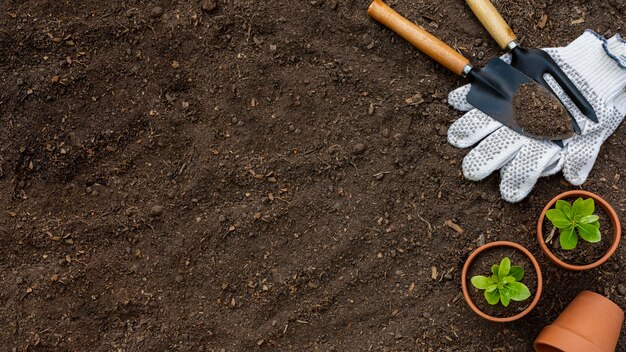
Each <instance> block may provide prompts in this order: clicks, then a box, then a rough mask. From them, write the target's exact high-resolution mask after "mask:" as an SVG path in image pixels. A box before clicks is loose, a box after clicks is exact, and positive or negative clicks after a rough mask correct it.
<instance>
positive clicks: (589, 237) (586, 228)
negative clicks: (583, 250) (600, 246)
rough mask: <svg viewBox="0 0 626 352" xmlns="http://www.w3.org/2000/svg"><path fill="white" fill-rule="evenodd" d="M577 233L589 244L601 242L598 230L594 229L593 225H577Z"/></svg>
mask: <svg viewBox="0 0 626 352" xmlns="http://www.w3.org/2000/svg"><path fill="white" fill-rule="evenodd" d="M576 227H577V228H578V233H579V234H580V237H582V238H583V240H585V241H587V242H589V243H598V242H600V240H602V235H601V234H600V229H599V228H597V227H595V226H594V225H593V224H582V225H577V226H576Z"/></svg>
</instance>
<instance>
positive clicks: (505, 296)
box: [500, 287, 511, 307]
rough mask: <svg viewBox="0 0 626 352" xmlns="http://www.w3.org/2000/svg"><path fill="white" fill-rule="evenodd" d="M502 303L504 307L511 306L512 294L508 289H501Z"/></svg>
mask: <svg viewBox="0 0 626 352" xmlns="http://www.w3.org/2000/svg"><path fill="white" fill-rule="evenodd" d="M500 301H501V302H502V305H503V306H505V307H508V306H509V302H511V293H510V292H509V290H508V289H507V288H506V287H503V288H501V289H500Z"/></svg>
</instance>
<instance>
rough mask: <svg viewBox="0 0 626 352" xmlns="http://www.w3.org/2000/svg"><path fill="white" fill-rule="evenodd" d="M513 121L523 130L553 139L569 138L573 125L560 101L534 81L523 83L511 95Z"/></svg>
mask: <svg viewBox="0 0 626 352" xmlns="http://www.w3.org/2000/svg"><path fill="white" fill-rule="evenodd" d="M513 112H514V116H515V123H517V124H518V125H519V126H520V127H521V128H523V129H524V130H525V131H527V132H529V133H532V134H534V135H537V136H547V137H550V139H553V140H561V139H566V138H570V137H572V136H573V135H574V127H573V126H572V120H571V118H570V116H569V114H568V113H567V110H566V109H565V107H564V106H563V104H562V103H561V101H560V100H559V99H558V98H557V97H556V96H554V95H553V94H552V93H550V92H549V91H548V90H547V89H545V88H544V87H542V86H540V85H539V84H536V83H524V84H522V85H520V86H519V90H518V91H517V92H516V93H515V95H514V96H513Z"/></svg>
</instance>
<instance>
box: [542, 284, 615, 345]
mask: <svg viewBox="0 0 626 352" xmlns="http://www.w3.org/2000/svg"><path fill="white" fill-rule="evenodd" d="M623 322H624V312H623V311H622V310H621V309H620V307H618V306H617V305H616V304H615V303H613V302H611V300H609V299H608V298H606V297H604V296H601V295H599V294H597V293H593V292H590V291H583V292H581V293H580V294H578V296H576V298H574V300H573V301H572V302H571V303H570V304H569V305H568V306H567V307H566V308H565V310H564V311H563V312H562V313H561V315H559V317H558V318H557V319H556V320H555V321H554V323H552V325H548V326H546V327H545V328H543V330H542V331H541V333H540V334H539V336H537V339H536V340H535V343H534V344H533V346H534V347H535V351H536V352H561V351H566V352H613V351H615V347H616V346H617V340H618V339H619V334H620V331H621V330H622V324H623Z"/></svg>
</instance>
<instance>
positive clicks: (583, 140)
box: [563, 131, 604, 186]
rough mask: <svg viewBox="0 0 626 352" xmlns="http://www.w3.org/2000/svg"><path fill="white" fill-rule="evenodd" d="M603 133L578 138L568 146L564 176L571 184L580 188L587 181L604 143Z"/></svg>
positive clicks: (596, 132)
mask: <svg viewBox="0 0 626 352" xmlns="http://www.w3.org/2000/svg"><path fill="white" fill-rule="evenodd" d="M602 132H603V131H594V132H593V133H590V134H587V135H583V136H578V138H576V140H575V141H572V142H571V143H570V144H568V146H567V154H566V156H565V164H564V165H563V176H565V179H566V180H567V181H568V182H569V183H571V184H573V185H575V186H580V185H582V184H583V183H584V182H585V181H586V180H587V177H588V176H589V172H591V168H592V167H593V165H594V164H595V162H596V158H597V157H598V153H599V152H600V146H601V145H602V142H603V141H604V138H603V136H602Z"/></svg>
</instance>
